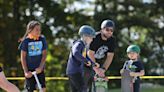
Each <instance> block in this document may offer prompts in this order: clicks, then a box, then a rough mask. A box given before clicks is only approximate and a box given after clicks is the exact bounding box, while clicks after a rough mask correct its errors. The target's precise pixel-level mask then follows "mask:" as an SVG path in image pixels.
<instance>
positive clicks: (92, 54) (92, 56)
mask: <svg viewBox="0 0 164 92" xmlns="http://www.w3.org/2000/svg"><path fill="white" fill-rule="evenodd" d="M87 54H88V56H89V58H90V59H91V60H92V61H93V62H96V60H95V57H94V55H95V51H92V50H89V51H88V53H87Z"/></svg>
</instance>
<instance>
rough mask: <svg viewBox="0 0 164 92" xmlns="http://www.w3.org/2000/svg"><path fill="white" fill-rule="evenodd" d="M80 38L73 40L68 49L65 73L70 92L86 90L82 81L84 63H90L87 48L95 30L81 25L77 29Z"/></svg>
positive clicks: (83, 91)
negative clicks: (69, 49)
mask: <svg viewBox="0 0 164 92" xmlns="http://www.w3.org/2000/svg"><path fill="white" fill-rule="evenodd" d="M79 35H80V37H81V39H79V40H77V41H75V42H74V43H73V46H72V48H71V51H70V55H69V59H68V63H67V69H66V74H67V75H68V77H69V82H70V86H71V90H72V91H71V92H87V91H86V85H85V83H84V75H83V74H84V71H83V70H84V69H83V67H84V64H87V65H88V66H90V65H91V63H89V60H88V59H87V58H86V57H87V48H88V47H89V44H90V43H91V42H92V40H93V38H94V37H95V30H94V29H93V28H92V27H90V26H88V25H83V26H81V27H80V29H79Z"/></svg>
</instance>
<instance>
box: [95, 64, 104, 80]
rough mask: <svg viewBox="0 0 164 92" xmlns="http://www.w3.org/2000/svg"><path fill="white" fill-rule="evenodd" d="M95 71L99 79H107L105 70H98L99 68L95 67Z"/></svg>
mask: <svg viewBox="0 0 164 92" xmlns="http://www.w3.org/2000/svg"><path fill="white" fill-rule="evenodd" d="M93 70H94V71H95V72H96V74H97V75H98V76H99V77H102V78H103V77H105V70H104V69H102V68H97V67H93Z"/></svg>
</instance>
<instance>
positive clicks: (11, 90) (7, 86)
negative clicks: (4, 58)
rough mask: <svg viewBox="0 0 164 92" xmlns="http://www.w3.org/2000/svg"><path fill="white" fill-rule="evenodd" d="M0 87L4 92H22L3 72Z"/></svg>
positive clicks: (0, 73) (0, 76)
mask: <svg viewBox="0 0 164 92" xmlns="http://www.w3.org/2000/svg"><path fill="white" fill-rule="evenodd" d="M0 87H1V88H2V89H4V90H6V91H7V92H20V91H19V89H18V88H17V87H16V86H15V85H13V84H12V83H10V82H9V81H8V80H7V79H6V77H5V75H4V73H3V72H2V71H1V72H0Z"/></svg>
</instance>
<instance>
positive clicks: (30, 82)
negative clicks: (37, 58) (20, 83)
mask: <svg viewBox="0 0 164 92" xmlns="http://www.w3.org/2000/svg"><path fill="white" fill-rule="evenodd" d="M35 85H36V81H35V78H34V77H31V78H26V80H25V87H26V89H27V91H28V92H33V91H34V90H35V89H36V88H35Z"/></svg>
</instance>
